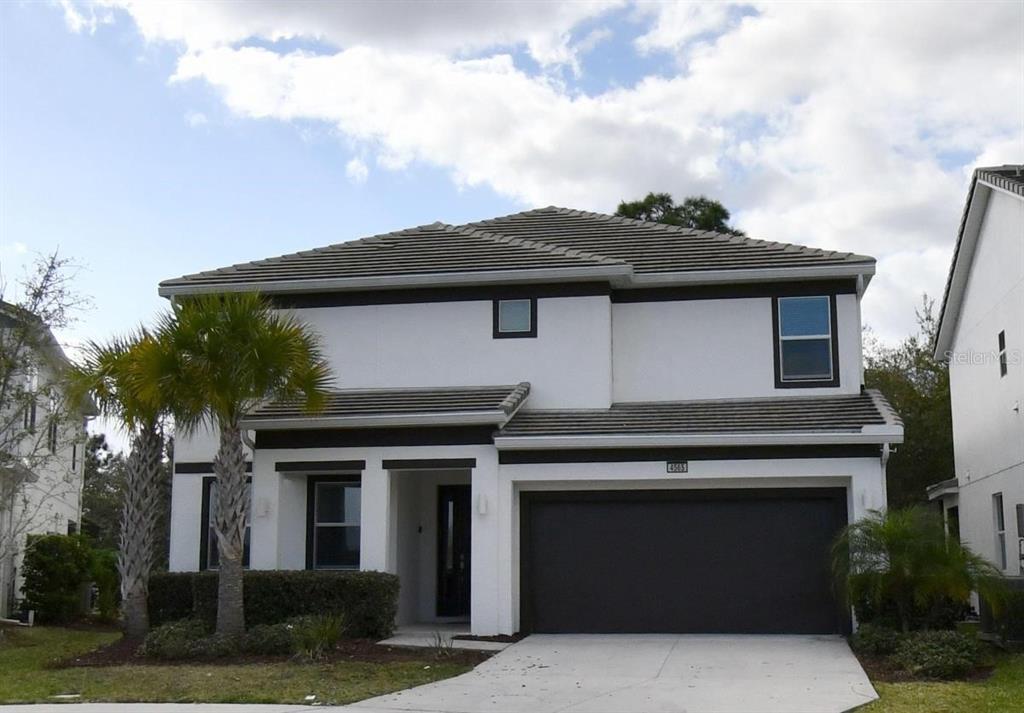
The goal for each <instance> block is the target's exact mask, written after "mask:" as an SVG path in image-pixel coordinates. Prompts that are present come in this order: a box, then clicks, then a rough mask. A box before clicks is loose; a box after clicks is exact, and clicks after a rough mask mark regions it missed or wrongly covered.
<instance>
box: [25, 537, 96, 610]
mask: <svg viewBox="0 0 1024 713" xmlns="http://www.w3.org/2000/svg"><path fill="white" fill-rule="evenodd" d="M91 565H92V551H91V550H90V549H89V545H88V544H86V542H85V541H84V540H83V539H82V538H81V537H80V536H78V535H43V536H41V537H32V538H30V539H29V541H28V548H27V550H26V552H25V561H24V564H23V565H22V573H23V574H24V576H25V583H24V585H23V586H22V592H23V593H24V595H25V603H24V605H25V607H26V608H28V609H34V610H35V611H36V619H37V620H38V621H39V622H41V623H56V624H65V623H67V622H69V621H71V620H73V619H75V618H76V617H78V616H80V615H81V614H82V613H83V611H82V609H83V606H82V604H83V596H82V585H83V584H85V583H86V582H87V581H88V580H89V574H90V567H91Z"/></svg>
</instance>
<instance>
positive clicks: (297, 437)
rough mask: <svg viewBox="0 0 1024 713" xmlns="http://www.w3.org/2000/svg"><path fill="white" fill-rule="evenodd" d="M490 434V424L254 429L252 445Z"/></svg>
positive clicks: (439, 441) (486, 437) (444, 441)
mask: <svg viewBox="0 0 1024 713" xmlns="http://www.w3.org/2000/svg"><path fill="white" fill-rule="evenodd" d="M493 436H494V426H429V427H425V428H322V429H295V430H291V429H285V430H271V431H256V447H257V448H267V449H287V448H335V447H339V448H341V447H352V448H355V447H360V446H475V445H484V444H490V443H493V442H494V441H493Z"/></svg>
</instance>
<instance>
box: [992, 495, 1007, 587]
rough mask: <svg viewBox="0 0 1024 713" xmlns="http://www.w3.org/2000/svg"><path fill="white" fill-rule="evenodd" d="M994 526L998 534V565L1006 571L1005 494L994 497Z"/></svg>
mask: <svg viewBox="0 0 1024 713" xmlns="http://www.w3.org/2000/svg"><path fill="white" fill-rule="evenodd" d="M992 524H993V525H994V526H995V532H996V565H997V566H998V567H999V569H1006V514H1005V513H1004V512H1003V494H1002V493H996V494H995V495H993V496H992Z"/></svg>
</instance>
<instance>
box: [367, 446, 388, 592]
mask: <svg viewBox="0 0 1024 713" xmlns="http://www.w3.org/2000/svg"><path fill="white" fill-rule="evenodd" d="M361 492H362V502H361V503H360V520H359V527H360V535H359V569H361V570H377V571H380V572H393V571H394V562H391V561H390V559H391V558H389V557H388V553H389V551H390V549H391V548H390V546H389V540H390V536H391V530H392V528H391V474H390V473H389V472H388V471H386V470H384V469H383V468H381V463H380V459H379V458H375V459H373V460H367V462H366V469H365V470H364V471H363V480H362V491H361Z"/></svg>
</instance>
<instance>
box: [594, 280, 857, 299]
mask: <svg viewBox="0 0 1024 713" xmlns="http://www.w3.org/2000/svg"><path fill="white" fill-rule="evenodd" d="M824 294H831V295H855V294H857V281H856V280H820V281H807V282H754V283H750V284H742V283H740V284H726V285H689V286H682V285H680V286H676V287H641V288H638V289H633V290H613V291H612V294H611V300H612V302H618V303H632V302H675V301H685V300H725V299H743V298H751V297H813V296H815V295H824Z"/></svg>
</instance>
